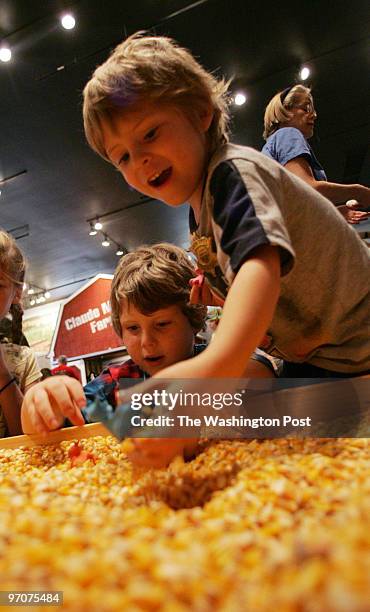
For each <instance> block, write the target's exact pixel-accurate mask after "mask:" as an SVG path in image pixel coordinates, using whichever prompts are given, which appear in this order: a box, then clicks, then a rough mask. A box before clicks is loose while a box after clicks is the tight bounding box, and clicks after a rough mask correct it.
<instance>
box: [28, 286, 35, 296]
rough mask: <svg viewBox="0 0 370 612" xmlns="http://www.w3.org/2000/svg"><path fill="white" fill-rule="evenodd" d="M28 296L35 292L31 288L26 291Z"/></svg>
mask: <svg viewBox="0 0 370 612" xmlns="http://www.w3.org/2000/svg"><path fill="white" fill-rule="evenodd" d="M27 293H28V295H33V294H34V293H35V290H34V288H33V287H30V288H29V289H28V291H27Z"/></svg>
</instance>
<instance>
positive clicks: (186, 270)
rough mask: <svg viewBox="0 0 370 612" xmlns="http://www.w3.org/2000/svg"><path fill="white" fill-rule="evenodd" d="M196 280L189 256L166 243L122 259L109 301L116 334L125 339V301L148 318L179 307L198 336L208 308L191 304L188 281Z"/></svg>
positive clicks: (143, 247) (144, 248)
mask: <svg viewBox="0 0 370 612" xmlns="http://www.w3.org/2000/svg"><path fill="white" fill-rule="evenodd" d="M194 276H195V269H194V267H193V265H192V263H191V261H190V260H189V258H188V256H187V254H186V252H185V251H184V250H183V249H180V248H179V247H177V246H174V245H173V244H168V243H166V242H162V243H160V244H155V245H153V246H141V247H139V248H138V249H136V251H133V252H132V253H128V254H127V255H124V256H123V257H121V259H120V261H119V264H118V266H117V268H116V271H115V274H114V278H113V281H112V289H111V297H110V301H111V306H112V324H113V327H114V330H115V332H116V333H117V334H118V335H119V336H120V337H122V329H121V323H120V316H121V310H122V300H127V302H128V303H129V304H131V305H132V306H134V307H135V308H137V310H139V311H140V312H142V313H143V314H145V315H149V314H152V313H153V312H155V311H156V310H160V309H161V308H167V307H168V306H172V305H178V306H179V307H180V308H181V310H182V312H183V314H184V315H185V316H186V317H187V319H188V320H189V323H190V325H191V327H192V328H193V330H194V333H195V334H196V333H198V332H199V331H200V330H201V329H202V328H203V327H204V323H205V320H206V316H207V307H206V306H202V305H200V304H190V303H189V298H190V289H191V287H190V285H189V281H190V279H191V278H194Z"/></svg>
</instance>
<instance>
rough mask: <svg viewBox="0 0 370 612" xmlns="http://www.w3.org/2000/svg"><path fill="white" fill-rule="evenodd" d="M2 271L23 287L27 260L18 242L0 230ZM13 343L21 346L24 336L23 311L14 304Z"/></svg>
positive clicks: (0, 264) (11, 311) (11, 312)
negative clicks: (21, 339)
mask: <svg viewBox="0 0 370 612" xmlns="http://www.w3.org/2000/svg"><path fill="white" fill-rule="evenodd" d="M0 270H1V272H2V274H4V276H6V277H7V278H8V279H9V280H10V281H11V282H12V283H14V285H16V286H18V287H22V286H23V282H24V277H25V273H26V260H25V257H24V255H23V253H22V251H21V250H20V249H19V247H18V245H17V243H16V241H15V240H14V238H12V236H10V235H9V234H8V233H7V232H6V231H5V230H2V229H0ZM10 314H11V315H12V342H14V343H15V344H19V342H20V338H21V336H22V317H23V309H22V306H21V305H20V304H12V305H11V307H10Z"/></svg>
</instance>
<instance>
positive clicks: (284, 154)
mask: <svg viewBox="0 0 370 612" xmlns="http://www.w3.org/2000/svg"><path fill="white" fill-rule="evenodd" d="M262 153H264V154H265V155H268V156H269V157H271V158H272V159H274V160H275V161H277V162H279V164H281V165H282V166H285V164H287V163H288V162H289V161H291V160H292V159H295V158H296V157H304V158H305V159H307V161H308V162H309V163H310V165H311V157H312V154H311V149H310V146H309V144H308V142H307V140H306V139H305V137H304V136H303V134H302V132H300V131H299V130H297V128H293V127H292V128H280V129H279V130H277V131H276V132H275V133H274V134H272V136H270V137H269V138H268V140H267V142H266V144H265V146H264V147H263V149H262Z"/></svg>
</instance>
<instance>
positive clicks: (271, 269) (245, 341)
mask: <svg viewBox="0 0 370 612" xmlns="http://www.w3.org/2000/svg"><path fill="white" fill-rule="evenodd" d="M279 291H280V257H279V252H278V249H277V248H276V247H261V248H260V249H259V250H258V252H257V253H256V255H255V257H253V258H251V259H249V260H248V261H246V262H245V263H244V264H243V265H242V267H241V268H240V270H239V272H238V273H237V275H236V277H235V279H234V282H233V284H232V286H231V288H230V291H229V293H228V296H227V299H226V302H225V306H224V310H223V314H222V318H221V321H220V324H219V326H218V329H217V333H216V334H215V336H214V339H213V341H212V343H211V344H210V346H209V347H208V348H207V349H206V350H205V351H204V352H203V353H202V354H201V355H199V357H203V359H204V360H206V362H208V366H206V369H207V367H208V368H209V371H210V374H209V376H212V374H211V372H215V373H216V372H219V376H220V375H221V376H224V377H241V376H242V375H243V372H244V371H245V367H246V363H247V361H248V358H249V357H250V355H251V353H252V351H253V350H254V349H255V348H256V346H258V344H259V343H260V341H261V338H262V337H263V335H264V334H265V332H266V330H267V328H268V327H269V325H270V323H271V320H272V317H273V314H274V310H275V306H276V303H277V300H278V297H279Z"/></svg>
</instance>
